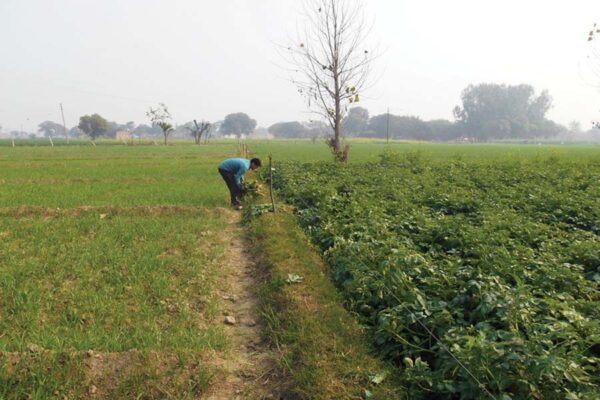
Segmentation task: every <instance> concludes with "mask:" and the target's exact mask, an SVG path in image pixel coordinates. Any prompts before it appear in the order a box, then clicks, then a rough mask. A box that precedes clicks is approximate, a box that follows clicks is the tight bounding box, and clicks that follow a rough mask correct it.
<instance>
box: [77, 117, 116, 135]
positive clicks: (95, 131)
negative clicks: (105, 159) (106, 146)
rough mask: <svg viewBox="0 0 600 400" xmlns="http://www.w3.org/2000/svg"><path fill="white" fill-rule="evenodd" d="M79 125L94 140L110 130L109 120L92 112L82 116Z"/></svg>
mask: <svg viewBox="0 0 600 400" xmlns="http://www.w3.org/2000/svg"><path fill="white" fill-rule="evenodd" d="M78 127H79V129H81V130H82V131H83V132H85V134H86V135H88V136H89V137H90V138H91V139H92V140H96V138H98V137H99V136H102V135H103V134H104V133H106V132H107V131H108V129H109V124H108V121H107V120H106V119H104V118H103V117H101V116H100V115H99V114H92V115H84V116H82V117H80V118H79V125H78Z"/></svg>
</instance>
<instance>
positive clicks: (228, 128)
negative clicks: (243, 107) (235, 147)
mask: <svg viewBox="0 0 600 400" xmlns="http://www.w3.org/2000/svg"><path fill="white" fill-rule="evenodd" d="M255 128H256V120H254V119H252V118H250V117H249V116H248V114H245V113H242V112H239V113H233V114H229V115H227V116H226V117H225V120H224V121H223V123H222V124H221V126H220V128H219V133H220V134H222V135H236V136H237V137H241V136H242V135H249V134H251V133H252V132H254V129H255Z"/></svg>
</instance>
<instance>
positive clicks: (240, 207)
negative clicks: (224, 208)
mask: <svg viewBox="0 0 600 400" xmlns="http://www.w3.org/2000/svg"><path fill="white" fill-rule="evenodd" d="M233 208H235V209H236V210H238V211H240V210H242V209H243V208H244V207H242V206H241V205H239V204H238V205H235V206H233Z"/></svg>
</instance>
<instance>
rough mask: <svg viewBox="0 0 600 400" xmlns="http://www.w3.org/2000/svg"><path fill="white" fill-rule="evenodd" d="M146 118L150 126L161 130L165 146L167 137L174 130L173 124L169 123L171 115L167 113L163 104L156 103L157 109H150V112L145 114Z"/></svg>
mask: <svg viewBox="0 0 600 400" xmlns="http://www.w3.org/2000/svg"><path fill="white" fill-rule="evenodd" d="M146 116H148V118H150V121H151V122H152V125H154V126H158V127H159V128H160V129H161V130H162V133H163V136H164V137H165V145H166V144H167V139H168V137H169V135H170V134H171V133H172V132H173V131H174V130H175V129H174V128H173V124H172V123H171V122H170V121H171V120H172V117H171V113H169V110H168V109H167V106H166V105H165V103H158V107H157V108H152V107H150V110H148V111H147V112H146Z"/></svg>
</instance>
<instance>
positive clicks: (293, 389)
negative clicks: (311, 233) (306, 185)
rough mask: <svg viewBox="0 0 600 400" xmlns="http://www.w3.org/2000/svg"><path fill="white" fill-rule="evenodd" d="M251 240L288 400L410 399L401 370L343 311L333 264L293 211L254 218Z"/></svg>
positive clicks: (263, 306) (268, 333) (269, 333)
mask: <svg viewBox="0 0 600 400" xmlns="http://www.w3.org/2000/svg"><path fill="white" fill-rule="evenodd" d="M248 242H249V245H250V247H251V249H252V252H253V253H254V255H255V257H256V258H257V260H258V263H259V265H260V266H261V267H262V269H263V274H264V279H263V284H262V287H261V288H260V294H259V301H260V306H261V312H262V316H263V319H264V321H265V324H266V331H265V334H266V337H267V339H268V340H269V342H270V343H271V346H272V347H273V349H274V351H275V357H276V362H277V363H278V366H279V368H280V369H281V373H282V375H283V379H284V383H283V385H285V386H287V390H286V396H287V397H285V398H290V399H353V398H356V399H358V398H369V399H390V398H394V399H403V398H405V395H404V394H403V393H404V390H403V388H401V386H400V385H399V384H398V383H397V380H396V377H395V375H394V374H395V371H394V368H393V367H392V366H391V365H389V364H387V363H385V362H383V361H381V360H380V359H378V358H377V357H375V356H373V355H372V354H373V352H372V348H371V346H370V345H369V340H368V339H367V337H366V334H365V332H364V331H363V329H362V327H361V326H360V324H359V323H358V321H357V320H356V319H355V318H354V317H353V316H351V315H350V314H349V313H348V312H347V311H346V309H345V308H344V307H343V306H342V301H341V298H340V296H339V293H338V291H337V289H336V288H335V287H334V286H333V283H332V282H331V280H330V279H329V277H328V273H327V267H326V266H325V264H324V262H323V260H322V259H321V257H320V256H319V255H318V254H317V253H316V251H315V250H314V249H313V248H312V246H311V245H310V243H309V240H308V238H307V237H306V235H305V234H304V233H303V232H302V231H301V230H300V228H299V226H298V225H297V223H296V220H295V218H294V216H293V215H292V214H291V213H290V212H287V211H283V212H278V213H277V214H272V213H268V214H265V215H263V216H261V217H260V218H256V219H254V220H253V221H251V222H250V224H249V228H248ZM294 277H296V278H297V282H295V283H294V279H292V278H294Z"/></svg>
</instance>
